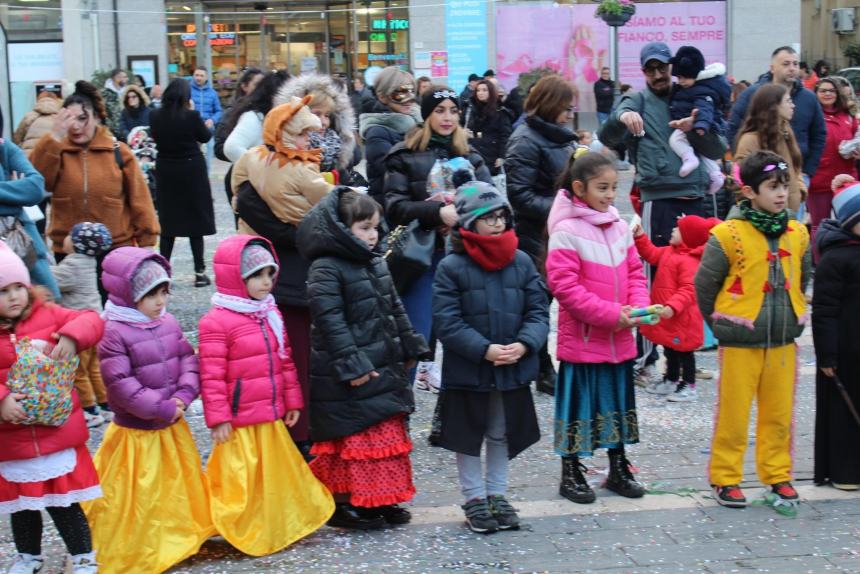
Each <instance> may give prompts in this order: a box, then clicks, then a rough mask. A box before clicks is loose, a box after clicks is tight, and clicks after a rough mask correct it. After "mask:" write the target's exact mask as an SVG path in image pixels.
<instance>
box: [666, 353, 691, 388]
mask: <svg viewBox="0 0 860 574" xmlns="http://www.w3.org/2000/svg"><path fill="white" fill-rule="evenodd" d="M663 354H664V355H666V375H665V377H664V378H665V379H666V380H667V381H672V382H678V381H682V380H683V381H684V382H685V383H687V384H688V385H695V384H696V353H695V352H694V351H676V350H674V349H670V348H669V347H663Z"/></svg>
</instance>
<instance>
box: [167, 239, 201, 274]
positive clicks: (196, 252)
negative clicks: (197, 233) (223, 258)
mask: <svg viewBox="0 0 860 574" xmlns="http://www.w3.org/2000/svg"><path fill="white" fill-rule="evenodd" d="M188 241H190V242H191V255H192V257H194V272H195V273H203V272H204V271H206V263H205V262H204V261H203V238H202V237H189V238H188ZM175 242H176V238H175V237H170V236H168V235H162V236H161V241H160V250H161V256H162V257H164V258H165V259H167V260H168V261H170V256H171V255H173V244H174V243H175Z"/></svg>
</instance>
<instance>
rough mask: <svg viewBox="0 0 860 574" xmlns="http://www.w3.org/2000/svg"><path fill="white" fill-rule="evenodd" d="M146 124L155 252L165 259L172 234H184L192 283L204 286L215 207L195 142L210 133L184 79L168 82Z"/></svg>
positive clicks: (206, 137) (172, 240) (181, 235)
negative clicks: (157, 231)
mask: <svg viewBox="0 0 860 574" xmlns="http://www.w3.org/2000/svg"><path fill="white" fill-rule="evenodd" d="M150 129H151V132H152V138H153V139H154V140H155V145H156V146H157V147H158V158H157V159H156V162H155V177H156V185H157V188H158V218H159V221H160V222H161V234H162V236H161V242H160V250H161V255H163V256H164V257H165V259H167V260H168V261H170V256H171V254H172V253H173V244H174V242H175V240H176V238H177V237H188V238H189V239H190V241H191V254H192V255H193V256H194V286H195V287H205V286H206V285H209V284H210V280H209V277H208V276H207V275H206V264H205V262H204V260H203V236H204V235H214V234H215V211H214V209H213V207H212V190H211V189H210V187H209V175H208V172H207V170H206V159H205V158H204V157H203V154H202V153H201V151H200V144H202V143H206V142H207V141H209V139H210V138H211V137H212V134H211V132H210V131H209V129H208V128H207V127H206V124H205V123H203V119H202V118H201V117H200V114H199V113H198V112H196V111H195V110H193V109H192V103H191V87H190V85H189V83H188V81H187V80H184V79H182V78H175V79H173V80H171V81H170V84H168V86H167V89H166V90H164V96H163V97H162V100H161V108H159V109H157V110H153V111H152V115H151V121H150Z"/></svg>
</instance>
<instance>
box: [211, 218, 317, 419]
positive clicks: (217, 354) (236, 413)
mask: <svg viewBox="0 0 860 574" xmlns="http://www.w3.org/2000/svg"><path fill="white" fill-rule="evenodd" d="M251 240H255V241H261V242H264V243H265V244H266V245H267V246H268V248H269V250H270V251H271V252H272V254H273V255H274V249H272V246H271V243H269V241H268V240H267V239H263V238H262V237H252V236H250V235H234V236H233V237H230V238H228V239H225V240H224V241H222V242H221V244H220V245H219V246H218V249H217V250H216V251H215V259H214V261H213V266H214V267H215V287H216V289H217V290H218V292H219V293H223V294H225V295H233V296H236V297H247V296H248V290H247V288H246V287H245V282H244V281H242V274H241V271H240V261H241V259H242V249H243V248H244V247H245V245H246V244H247V243H248V242H249V241H251ZM275 260H276V261H277V257H275ZM283 272H285V273H289V272H290V270H288V269H287V270H283ZM199 337H200V390H201V395H202V397H203V412H204V414H205V416H206V425H207V426H209V427H210V428H211V427H214V426H216V425H219V424H221V423H225V422H229V423H232V425H233V427H234V428H235V427H243V426H249V425H255V424H260V423H264V422H269V421H274V420H276V419H282V418H284V416H286V414H287V410H289V409H300V408H302V405H303V402H302V390H301V387H299V383H298V378H297V377H296V367H295V365H294V364H293V360H292V358H291V356H290V342H289V339H287V333H286V331H285V332H284V346H285V347H286V351H287V356H286V357H285V358H281V357H279V356H278V352H277V344H278V343H277V339H276V338H275V334H274V332H272V329H271V328H270V327H269V324H268V322H266V321H264V320H261V319H255V318H253V317H251V316H249V315H244V314H241V313H236V312H233V311H228V310H227V309H222V308H217V307H216V308H213V309H212V310H210V311H209V312H208V313H206V315H204V316H203V318H202V319H201V320H200V335H199Z"/></svg>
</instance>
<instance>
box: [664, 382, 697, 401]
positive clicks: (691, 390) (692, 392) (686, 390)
mask: <svg viewBox="0 0 860 574" xmlns="http://www.w3.org/2000/svg"><path fill="white" fill-rule="evenodd" d="M666 400H667V401H670V402H673V403H688V402H690V401H695V400H696V387H695V386H691V385H684V386H683V387H681V388H680V389H675V392H674V393H672V394H671V395H669V396H668V397H667V398H666Z"/></svg>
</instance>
